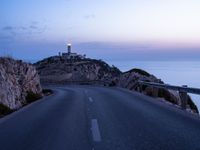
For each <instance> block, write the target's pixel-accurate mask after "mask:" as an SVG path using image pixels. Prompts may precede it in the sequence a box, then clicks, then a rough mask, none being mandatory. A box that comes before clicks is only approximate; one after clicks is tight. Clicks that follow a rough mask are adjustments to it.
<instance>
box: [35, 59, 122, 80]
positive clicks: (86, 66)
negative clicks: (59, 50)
mask: <svg viewBox="0 0 200 150" xmlns="http://www.w3.org/2000/svg"><path fill="white" fill-rule="evenodd" d="M35 66H36V68H37V70H38V73H39V75H40V78H41V82H42V83H70V82H71V83H73V82H77V83H83V82H88V83H89V82H90V81H102V82H106V83H111V82H112V80H113V79H114V78H117V77H119V75H120V74H121V71H120V70H119V69H117V68H116V67H114V66H113V67H111V66H109V65H108V64H106V63H105V62H103V61H101V60H95V59H76V60H75V59H74V60H69V59H64V58H63V57H59V56H55V57H50V58H47V59H44V60H42V61H39V62H37V63H36V64H35Z"/></svg>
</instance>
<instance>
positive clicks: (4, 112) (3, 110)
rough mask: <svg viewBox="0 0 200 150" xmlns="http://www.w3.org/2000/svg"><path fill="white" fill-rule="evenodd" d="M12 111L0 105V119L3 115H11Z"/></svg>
mask: <svg viewBox="0 0 200 150" xmlns="http://www.w3.org/2000/svg"><path fill="white" fill-rule="evenodd" d="M13 111H14V110H11V109H10V108H8V107H7V106H5V105H3V104H2V103H0V117H3V116H5V115H8V114H10V113H12V112H13Z"/></svg>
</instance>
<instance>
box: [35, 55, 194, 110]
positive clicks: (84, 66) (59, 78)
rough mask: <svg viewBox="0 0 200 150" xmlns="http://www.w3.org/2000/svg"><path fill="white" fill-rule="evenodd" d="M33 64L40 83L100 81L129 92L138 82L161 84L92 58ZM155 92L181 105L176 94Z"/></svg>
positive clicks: (140, 72)
mask: <svg viewBox="0 0 200 150" xmlns="http://www.w3.org/2000/svg"><path fill="white" fill-rule="evenodd" d="M34 65H35V66H36V69H37V70H38V73H39V75H40V78H41V82H42V83H63V84H68V83H72V84H86V83H87V84H94V83H96V82H93V81H102V82H101V84H102V83H103V84H104V85H109V86H119V87H123V88H127V89H130V90H137V89H138V86H139V85H138V81H139V80H140V81H147V82H148V81H149V82H155V83H164V82H162V81H161V80H160V79H157V78H156V77H155V76H153V75H151V74H149V73H147V72H145V71H143V70H141V69H132V70H130V71H127V72H124V73H122V72H121V71H120V70H119V69H117V68H116V67H114V66H113V67H111V66H109V65H108V64H107V63H105V62H103V61H101V60H95V59H65V58H63V57H62V56H54V57H50V58H47V59H44V60H42V61H39V62H37V63H36V64H34ZM91 81H92V82H91ZM98 84H99V82H98ZM154 90H155V89H154V88H152V87H148V86H142V91H140V92H142V93H144V94H146V95H149V96H155V95H154V93H155V91H154ZM157 90H158V95H157V97H161V98H164V99H165V100H167V101H169V102H172V103H174V104H177V105H180V101H181V98H180V96H179V94H178V93H177V92H174V91H170V90H164V89H157ZM188 101H189V108H190V110H192V111H193V112H198V110H197V107H196V106H195V104H194V103H193V102H192V100H191V98H190V97H189V96H188Z"/></svg>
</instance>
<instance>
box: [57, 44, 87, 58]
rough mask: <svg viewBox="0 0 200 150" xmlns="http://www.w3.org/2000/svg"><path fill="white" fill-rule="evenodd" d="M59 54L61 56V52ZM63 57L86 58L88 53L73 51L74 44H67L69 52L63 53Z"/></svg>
mask: <svg viewBox="0 0 200 150" xmlns="http://www.w3.org/2000/svg"><path fill="white" fill-rule="evenodd" d="M59 56H61V54H60V53H59ZM62 57H64V58H66V59H84V58H85V57H86V55H81V54H77V53H72V45H71V44H67V53H62Z"/></svg>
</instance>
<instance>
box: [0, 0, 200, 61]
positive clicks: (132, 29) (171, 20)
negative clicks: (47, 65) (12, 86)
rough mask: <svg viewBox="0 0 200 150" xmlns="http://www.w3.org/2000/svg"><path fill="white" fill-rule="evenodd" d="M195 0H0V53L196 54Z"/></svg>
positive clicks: (199, 42)
mask: <svg viewBox="0 0 200 150" xmlns="http://www.w3.org/2000/svg"><path fill="white" fill-rule="evenodd" d="M199 18H200V1H199V0H1V1H0V55H2V56H6V55H9V56H12V57H15V58H19V59H23V60H29V61H34V60H39V59H42V58H45V57H48V56H52V55H57V54H58V52H65V51H66V45H67V43H72V46H73V50H74V52H77V53H81V54H86V55H87V56H88V57H92V58H97V59H106V60H121V61H122V60H198V59H199V58H200V19H199Z"/></svg>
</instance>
